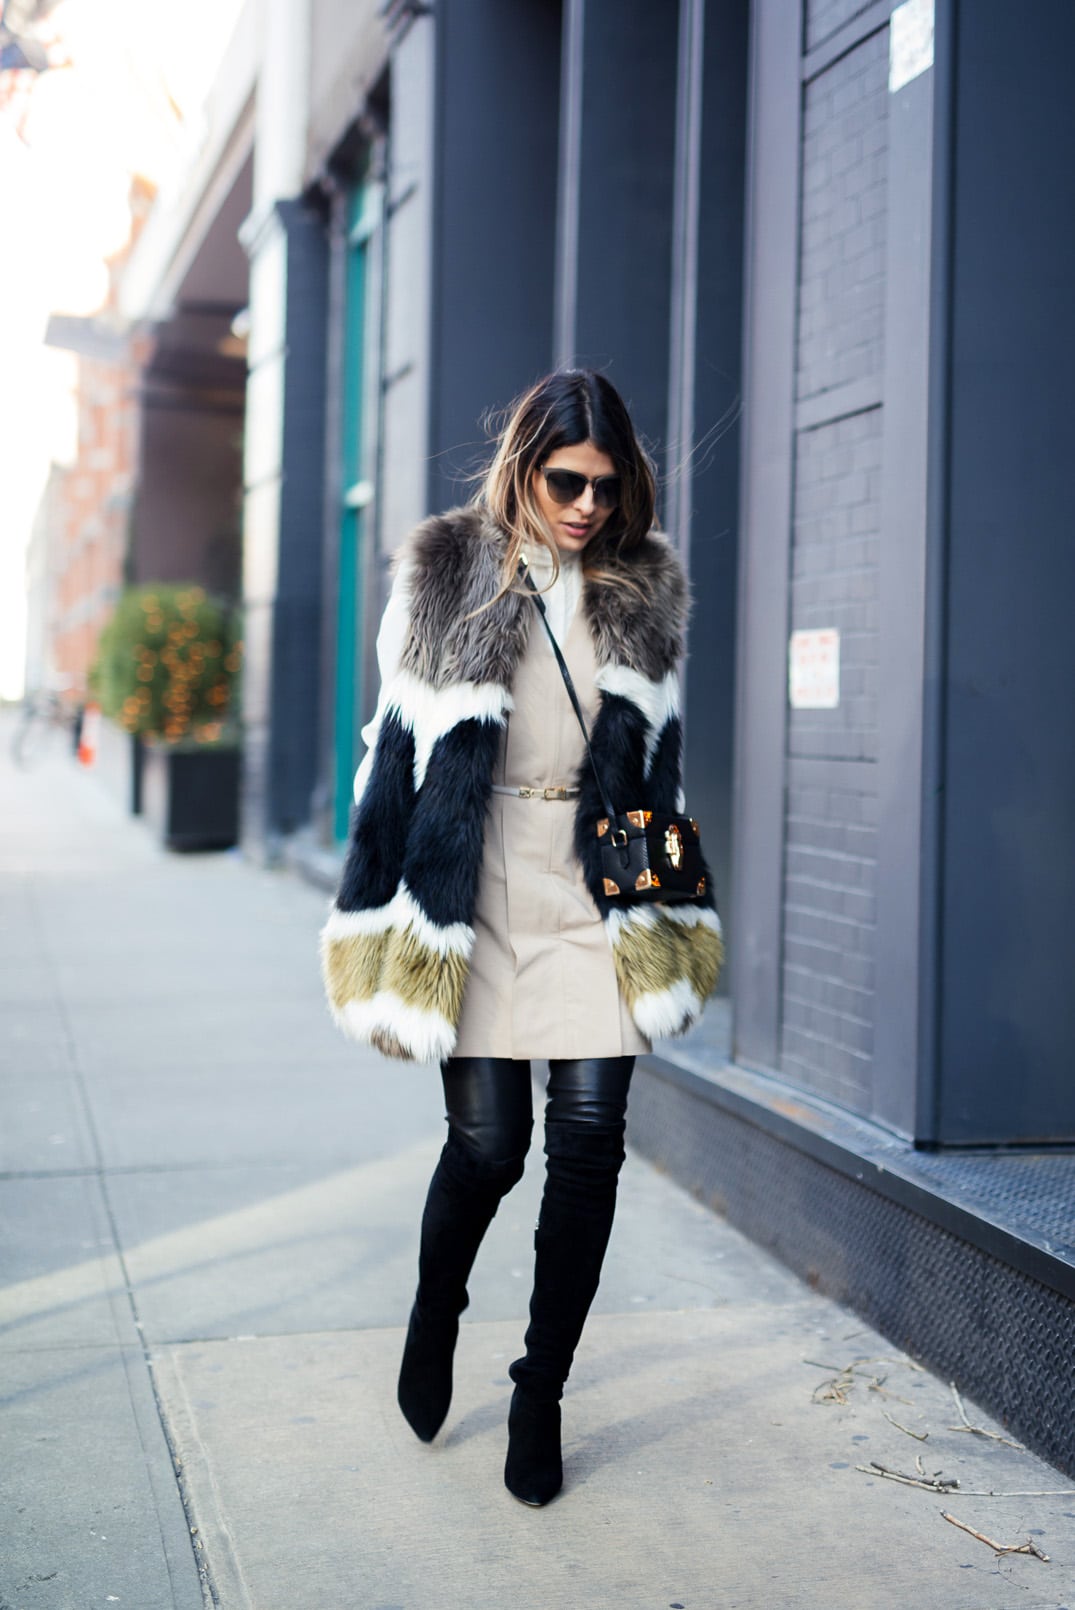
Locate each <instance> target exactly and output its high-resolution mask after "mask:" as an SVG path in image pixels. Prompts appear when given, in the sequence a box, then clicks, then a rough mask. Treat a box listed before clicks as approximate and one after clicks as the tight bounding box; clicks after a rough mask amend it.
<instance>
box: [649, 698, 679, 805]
mask: <svg viewBox="0 0 1075 1610" xmlns="http://www.w3.org/2000/svg"><path fill="white" fill-rule="evenodd" d="M682 751H683V726H682V723H681V722H680V719H679V717H678V716H673V717H672V718H671V720H670V721H666V722H665V724H664V728H663V730H662V732H661V735H660V737H659V738H658V739H657V747H656V749H655V750H654V751H653V759H652V760H651V761H650V766H649V771H648V773H647V775H646V809H647V810H650V811H661V812H662V813H663V814H665V815H668V816H674V815H675V813H676V811H677V810H678V808H679V807H678V805H677V803H676V801H677V796H678V794H679V785H680V778H681V775H682V772H681V765H680V762H681V756H682Z"/></svg>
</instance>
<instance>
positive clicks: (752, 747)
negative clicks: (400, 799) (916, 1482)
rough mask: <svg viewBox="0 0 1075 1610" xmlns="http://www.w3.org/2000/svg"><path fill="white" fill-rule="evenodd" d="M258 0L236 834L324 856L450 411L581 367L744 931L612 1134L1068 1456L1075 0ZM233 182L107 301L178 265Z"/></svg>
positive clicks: (140, 301) (1072, 1267)
mask: <svg viewBox="0 0 1075 1610" xmlns="http://www.w3.org/2000/svg"><path fill="white" fill-rule="evenodd" d="M264 15H265V18H266V26H265V27H264V29H263V30H261V32H260V33H257V32H255V31H253V30H252V29H251V30H249V31H248V32H247V33H246V34H244V33H243V32H242V29H240V31H239V34H238V35H237V41H236V44H235V49H236V51H237V52H238V55H236V56H235V57H234V59H233V60H232V63H231V66H230V67H229V69H228V71H229V73H230V74H231V81H233V83H234V84H235V85H236V86H247V90H248V94H247V98H246V99H244V98H243V96H242V95H241V94H239V93H238V89H236V91H235V93H233V94H232V97H231V102H230V103H229V104H231V105H232V106H233V108H234V117H233V120H232V123H231V124H230V125H228V127H227V128H224V127H223V126H221V128H220V130H219V131H218V139H217V144H216V146H215V148H214V149H215V150H216V151H217V152H218V153H221V154H222V155H220V156H219V161H221V162H223V161H224V158H225V157H227V158H228V160H229V161H230V163H231V166H230V167H228V168H227V173H228V174H230V175H232V177H233V178H234V176H235V175H238V174H240V173H242V172H245V171H246V170H245V169H244V166H243V165H244V164H245V163H246V162H248V161H249V162H251V163H252V181H251V188H250V191H249V198H250V200H249V213H248V215H247V217H246V221H245V222H244V224H243V227H242V239H243V242H244V245H245V247H246V250H247V252H248V253H249V257H250V282H249V283H250V346H249V359H250V378H249V383H248V386H247V393H246V424H247V438H246V455H245V467H244V487H245V492H244V496H245V515H244V537H243V541H244V592H245V599H246V609H247V620H248V632H247V644H248V654H247V670H246V676H245V691H244V697H245V699H246V701H247V707H246V719H247V733H248V747H247V755H246V795H245V829H244V836H245V841H246V844H247V847H248V849H249V850H250V852H251V853H254V854H258V855H266V854H268V855H280V854H284V855H286V856H288V857H290V858H291V859H292V860H293V861H294V862H296V863H299V864H302V865H304V866H305V867H306V868H307V869H308V870H312V871H316V870H317V869H318V868H321V869H322V871H323V874H324V876H325V877H326V878H327V879H329V880H331V878H332V876H333V872H334V868H335V866H336V865H337V864H338V857H339V848H340V842H341V839H342V836H343V834H344V833H345V831H346V826H347V801H348V797H349V794H350V786H351V777H352V774H353V770H354V766H355V764H356V761H357V759H358V756H359V744H358V740H357V732H358V728H359V726H360V725H361V723H362V720H363V718H364V717H365V716H366V715H367V714H368V712H369V710H370V708H371V705H372V703H373V700H374V698H375V696H376V691H377V690H376V677H375V671H374V667H373V661H372V656H373V640H374V635H375V629H376V622H377V619H378V616H379V613H380V607H381V604H382V601H383V598H384V594H385V589H386V585H387V570H388V564H389V560H390V557H391V554H392V552H393V550H394V549H395V547H396V546H397V545H398V543H399V541H400V540H401V538H402V536H403V535H404V533H405V531H406V529H407V528H408V526H409V525H410V524H411V523H413V521H414V520H416V519H417V518H419V517H420V516H421V515H423V514H424V513H426V512H427V511H428V510H430V509H432V508H436V507H443V506H445V505H446V504H448V503H450V502H453V501H457V500H458V499H460V498H461V497H463V496H466V495H467V490H468V482H467V479H466V476H467V472H468V471H470V470H472V469H473V467H474V465H475V462H476V461H477V460H479V459H480V457H481V454H482V451H483V448H484V435H483V429H482V425H481V418H482V415H483V413H484V411H485V410H486V409H487V408H488V407H490V406H491V405H497V404H503V403H505V402H507V401H508V400H509V399H510V398H511V397H512V396H513V395H515V394H516V393H517V392H518V391H519V390H520V389H521V388H522V387H523V386H524V385H525V384H527V383H528V382H529V381H530V380H531V379H533V378H534V377H535V376H536V375H538V374H540V373H541V372H543V371H545V370H546V369H547V368H549V367H550V366H551V365H552V364H553V363H557V362H560V363H570V362H576V363H586V364H591V365H594V366H599V367H602V368H605V369H606V370H607V372H608V373H609V375H610V376H611V378H612V379H613V380H614V381H615V382H616V383H617V384H618V385H619V386H620V388H621V389H622V391H623V392H624V394H625V395H626V397H627V398H628V400H629V402H630V404H631V406H632V410H633V412H634V415H635V417H636V419H637V420H638V422H639V424H640V426H641V428H642V430H643V431H644V433H645V435H646V437H647V439H648V440H649V442H650V443H651V445H652V447H653V450H654V452H655V455H656V457H657V459H658V464H659V468H660V471H661V475H662V504H663V511H662V512H663V517H664V523H665V526H666V529H667V530H668V532H669V534H670V536H671V538H672V540H673V541H674V542H675V543H676V544H677V546H678V547H679V549H680V552H681V553H682V555H683V558H684V560H685V562H686V564H687V566H688V568H689V571H690V574H691V579H692V583H693V589H694V594H695V599H696V612H695V622H694V630H693V635H692V643H691V656H690V661H689V664H688V667H687V671H686V710H687V756H686V759H687V793H688V798H689V799H690V801H691V808H692V811H693V812H694V813H695V814H696V815H697V816H698V817H699V818H700V819H701V821H702V825H703V837H704V839H705V841H706V843H707V848H708V850H709V853H710V855H711V859H712V862H713V865H714V871H715V874H716V879H717V885H718V889H719V891H720V897H721V906H722V910H723V913H724V916H725V920H726V928H727V935H728V946H729V956H730V965H729V969H728V973H727V976H726V978H725V980H724V982H723V985H722V991H723V993H722V994H721V996H720V997H719V998H718V1000H716V1001H715V1002H714V1003H712V1008H711V1010H710V1012H709V1014H708V1018H707V1022H706V1024H705V1025H703V1026H702V1028H701V1029H700V1030H699V1031H698V1032H697V1033H696V1034H695V1035H693V1036H692V1037H690V1038H689V1039H688V1040H687V1041H685V1042H680V1043H678V1044H676V1045H661V1046H657V1047H655V1049H654V1055H653V1056H652V1057H650V1058H647V1059H644V1060H643V1061H642V1062H641V1063H640V1065H639V1068H638V1071H637V1073H636V1077H635V1085H634V1089H633V1094H632V1111H631V1137H632V1139H633V1141H634V1143H635V1144H636V1145H637V1146H639V1147H641V1148H642V1149H643V1150H645V1151H647V1152H649V1153H650V1154H651V1155H652V1156H654V1157H656V1158H658V1159H660V1160H661V1161H662V1163H664V1165H665V1166H666V1167H667V1168H668V1169H669V1171H670V1172H672V1173H673V1174H674V1175H676V1177H678V1178H680V1179H681V1180H683V1181H684V1183H686V1184H688V1185H689V1186H691V1187H692V1188H694V1189H695V1190H697V1191H698V1192H699V1193H701V1194H702V1195H703V1196H705V1197H706V1198H707V1199H709V1200H711V1201H712V1202H714V1203H715V1204H719V1206H720V1207H721V1208H722V1210H723V1211H725V1212H726V1213H728V1214H729V1216H730V1217H732V1218H733V1219H734V1220H735V1221H736V1222H737V1223H739V1224H740V1225H742V1226H743V1227H744V1228H745V1229H746V1230H748V1231H749V1232H750V1233H751V1234H752V1235H754V1236H756V1237H757V1238H758V1239H759V1240H760V1241H762V1242H763V1243H764V1244H765V1245H767V1246H769V1247H771V1248H772V1249H774V1250H775V1251H777V1252H778V1253H779V1254H780V1255H781V1256H783V1257H784V1258H786V1259H787V1260H788V1261H789V1262H790V1263H791V1264H792V1265H793V1266H794V1267H795V1268H797V1269H799V1270H800V1272H801V1273H803V1274H804V1275H805V1276H807V1277H809V1278H810V1279H812V1280H815V1281H817V1282H819V1283H820V1284H821V1285H822V1286H824V1287H825V1288H826V1289H829V1290H832V1291H833V1292H834V1293H836V1294H837V1295H838V1296H839V1297H840V1298H841V1299H842V1300H844V1301H848V1302H850V1303H852V1304H854V1305H857V1306H858V1307H859V1309H860V1310H861V1311H862V1312H863V1313H864V1314H866V1315H867V1316H868V1317H869V1318H870V1319H871V1320H872V1321H873V1322H875V1323H877V1324H878V1325H879V1326H880V1327H881V1328H882V1329H883V1330H885V1331H886V1332H887V1333H888V1334H889V1335H891V1336H893V1338H894V1339H895V1340H896V1341H897V1343H899V1344H900V1345H908V1346H910V1347H912V1348H914V1349H916V1350H917V1351H918V1352H920V1353H921V1355H922V1356H924V1357H926V1358H927V1359H929V1360H930V1361H932V1362H933V1363H934V1364H935V1365H936V1366H937V1367H939V1368H941V1369H943V1370H945V1371H947V1372H949V1374H950V1375H951V1377H952V1378H955V1379H957V1380H959V1381H961V1382H962V1383H964V1384H965V1385H966V1386H967V1387H968V1389H970V1390H972V1391H973V1392H974V1393H975V1394H976V1395H977V1396H978V1398H979V1399H980V1400H982V1401H984V1402H985V1403H987V1404H989V1405H990V1406H991V1407H992V1408H993V1409H994V1410H995V1411H996V1412H997V1413H999V1414H1000V1415H1002V1416H1004V1417H1007V1418H1008V1419H1009V1420H1010V1421H1011V1423H1012V1424H1013V1425H1015V1426H1017V1427H1018V1428H1019V1430H1020V1432H1021V1433H1022V1434H1023V1435H1024V1436H1025V1437H1027V1438H1029V1439H1030V1440H1032V1441H1034V1442H1035V1444H1036V1445H1037V1446H1038V1447H1040V1448H1041V1449H1042V1450H1043V1451H1044V1452H1046V1453H1047V1454H1048V1455H1049V1457H1050V1458H1052V1459H1054V1460H1055V1461H1057V1462H1058V1463H1062V1464H1065V1465H1067V1466H1068V1467H1069V1468H1075V1442H1073V1440H1072V1426H1071V1421H1070V1414H1069V1412H1068V1410H1067V1407H1066V1402H1067V1393H1066V1387H1065V1381H1066V1372H1067V1370H1068V1369H1069V1361H1070V1354H1071V1346H1072V1342H1073V1340H1075V1237H1073V1234H1072V1229H1071V1226H1072V1223H1073V1222H1075V1158H1073V1157H1072V1154H1071V1147H1072V1144H1073V1142H1075V1094H1073V1092H1075V1085H1073V1084H1072V1081H1071V1079H1070V1068H1071V1062H1072V1051H1073V1047H1075V1022H1073V1018H1072V1011H1073V1008H1072V993H1071V990H1070V975H1071V969H1072V963H1073V961H1075V954H1073V939H1072V929H1071V923H1070V918H1069V913H1070V910H1071V909H1072V905H1073V904H1075V852H1073V850H1072V846H1071V835H1070V822H1071V819H1072V814H1073V811H1075V760H1073V758H1072V757H1073V756H1075V746H1072V745H1071V744H1070V742H1068V741H1066V738H1064V736H1063V731H1062V728H1063V720H1062V718H1058V716H1057V714H1056V691H1057V689H1061V688H1064V687H1066V686H1067V684H1068V682H1069V680H1070V678H1071V675H1072V673H1073V672H1075V664H1073V663H1072V662H1073V655H1075V647H1073V643H1075V639H1073V637H1072V634H1071V632H1070V630H1069V628H1068V627H1067V623H1066V619H1065V612H1066V608H1067V600H1068V599H1069V598H1070V597H1071V596H1072V592H1073V585H1072V584H1073V583H1075V575H1073V573H1072V564H1073V559H1072V554H1073V553H1075V550H1073V548H1072V546H1071V543H1070V541H1069V538H1068V526H1069V521H1068V519H1067V513H1066V509H1067V502H1068V494H1067V486H1066V462H1067V446H1066V444H1067V440H1068V438H1069V436H1070V431H1069V429H1068V426H1069V423H1070V415H1071V407H1072V405H1071V401H1070V395H1069V387H1068V379H1067V377H1068V375H1069V373H1070V364H1069V359H1070V353H1071V345H1072V341H1073V339H1075V315H1073V313H1072V309H1071V305H1070V298H1069V297H1068V294H1067V288H1066V281H1065V279H1064V276H1063V274H1059V273H1058V272H1057V267H1056V265H1057V263H1058V262H1062V261H1064V260H1065V259H1064V250H1065V248H1066V244H1067V234H1068V232H1069V230H1070V223H1069V220H1068V218H1067V212H1066V210H1065V208H1064V206H1063V198H1065V197H1066V193H1067V171H1066V163H1067V157H1066V153H1067V151H1068V150H1069V149H1070V139H1071V134H1072V132H1073V130H1072V118H1073V116H1075V114H1073V112H1072V107H1071V101H1070V95H1069V91H1068V86H1067V74H1066V63H1067V62H1068V61H1069V60H1070V57H1071V51H1072V46H1073V45H1075V11H1073V10H1072V8H1071V7H1070V6H1069V5H1068V4H1067V3H1066V0H1042V3H1041V4H1040V5H1038V6H1036V7H1034V8H1033V11H1032V13H1029V14H1028V13H1025V12H1019V13H1017V12H1016V11H1015V10H1014V9H1013V8H1011V7H1010V6H1008V5H1006V4H1004V3H1003V0H974V5H973V6H971V5H970V4H969V0H936V3H935V5H934V3H932V0H904V3H901V4H898V5H896V4H893V3H892V0H668V3H666V4H656V5H655V4H652V3H649V0H562V3H561V0H514V3H513V4H512V5H511V6H510V7H507V6H504V5H503V4H502V0H437V3H436V4H434V5H432V6H431V5H426V4H417V3H413V4H412V3H408V0H383V3H381V4H374V3H373V0H370V3H368V4H367V3H364V4H361V5H353V6H350V7H344V6H342V5H341V4H339V0H303V3H295V0H288V3H285V0H279V3H277V0H271V3H270V4H269V5H268V7H267V8H266V10H265V13H264ZM243 52H245V54H243ZM240 58H241V59H240ZM521 85H525V89H526V95H525V102H524V100H523V98H522V97H521V95H520V86H521ZM222 97H223V91H222ZM221 104H223V98H222V100H221ZM251 108H253V110H251ZM208 171H209V170H208V168H206V172H207V173H208ZM220 172H221V170H220V169H219V168H218V170H217V177H216V178H215V179H207V180H206V182H205V183H204V184H203V185H202V187H201V189H199V188H198V187H197V186H194V187H193V188H192V190H191V193H190V200H189V207H188V211H187V213H186V214H185V217H186V219H187V223H185V224H178V223H177V224H175V226H174V227H173V229H172V235H171V237H170V238H171V239H173V240H174V241H177V242H182V243H185V244H184V245H183V247H182V250H180V249H179V247H178V246H177V247H175V248H174V249H173V248H167V249H166V248H165V246H164V245H162V242H163V241H164V240H165V233H166V232H165V231H164V230H163V228H162V229H158V230H157V231H156V232H155V234H154V235H153V237H152V238H151V237H150V235H149V233H148V231H147V236H146V241H145V243H144V247H143V248H141V249H140V251H139V253H138V254H137V257H136V261H135V262H134V263H133V264H132V272H131V273H130V274H129V275H128V283H129V286H130V288H131V289H130V295H129V297H128V302H129V310H130V311H131V312H132V313H142V314H144V313H145V312H146V310H148V309H150V308H152V309H154V310H155V314H154V316H155V317H157V318H158V319H165V318H167V319H170V320H171V321H172V322H173V323H176V321H181V319H182V317H183V314H184V297H185V296H189V297H190V298H191V299H192V298H193V292H190V291H185V290H184V287H190V286H192V285H193V284H194V283H195V282H196V281H197V277H198V275H199V273H201V274H202V281H201V283H203V284H204V283H206V280H205V274H206V273H207V272H208V268H209V265H210V263H211V261H212V260H213V254H214V252H215V253H217V254H219V252H220V250H221V240H222V239H223V236H224V234H226V229H225V227H224V222H223V220H224V219H225V217H226V215H227V216H230V214H228V213H227V209H228V208H229V207H232V206H233V205H234V198H235V196H236V195H238V194H239V193H240V192H239V191H238V190H237V189H235V188H234V186H233V188H232V189H231V190H229V189H228V187H227V185H226V184H225V182H224V180H223V179H222V178H221V177H220ZM221 198H225V199H224V200H222V199H221ZM227 198H230V199H227ZM214 209H215V211H214ZM195 225H197V230H199V231H200V232H201V233H200V235H198V237H197V238H198V239H200V240H201V241H202V242H203V243H204V244H203V246H202V247H201V248H199V247H198V246H197V244H196V242H195ZM188 226H189V227H188ZM184 231H185V233H184ZM214 231H216V234H215V236H214ZM151 247H153V251H155V252H156V256H155V257H154V255H153V251H151V250H150V248H151ZM199 265H201V267H199ZM136 290H137V294H135V291H136ZM816 634H820V636H819V635H816ZM822 641H823V642H824V643H825V645H826V652H827V654H828V658H827V660H826V661H825V664H826V665H827V668H828V681H827V683H826V684H825V685H824V686H821V685H820V684H815V685H812V688H811V689H809V690H807V691H803V690H804V689H806V688H807V682H808V679H804V678H800V677H799V675H798V673H799V672H800V671H802V669H803V667H804V665H805V664H806V659H805V656H806V655H807V654H808V653H809V652H811V651H812V652H814V653H815V654H816V653H817V651H818V647H819V644H820V643H821V642H822ZM815 664H816V662H815ZM1014 1148H1020V1149H1019V1150H1018V1151H1015V1150H1014ZM938 1291H943V1292H944V1294H945V1301H944V1303H943V1304H940V1303H938V1302H937V1300H936V1294H937V1292H938Z"/></svg>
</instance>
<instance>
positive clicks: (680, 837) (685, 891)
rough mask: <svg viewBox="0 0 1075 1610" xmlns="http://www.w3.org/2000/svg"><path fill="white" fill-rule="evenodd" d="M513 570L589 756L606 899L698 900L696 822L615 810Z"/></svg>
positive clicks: (538, 600)
mask: <svg viewBox="0 0 1075 1610" xmlns="http://www.w3.org/2000/svg"><path fill="white" fill-rule="evenodd" d="M519 573H520V575H521V576H522V578H523V580H524V582H525V583H526V585H527V587H528V588H529V589H530V596H531V597H532V598H533V600H534V603H535V605H536V606H537V609H538V612H539V613H540V615H541V619H542V623H543V625H544V627H545V630H546V632H547V633H548V636H549V642H550V643H551V644H552V651H553V653H554V654H555V655H556V663H557V665H559V667H560V674H561V676H562V677H563V679H564V686H565V687H566V689H567V692H568V696H569V698H570V699H571V704H572V707H573V709H574V711H575V716H576V718H577V720H578V724H579V726H580V727H581V728H582V736H583V738H584V739H585V740H586V753H587V754H588V755H589V757H590V765H591V767H592V768H593V774H594V779H595V781H596V783H597V790H598V793H599V794H600V796H601V803H602V805H603V806H604V808H605V811H606V813H607V814H606V815H604V816H602V817H601V818H600V820H599V821H598V822H597V824H596V834H597V841H598V853H599V855H600V857H601V881H602V885H603V887H604V891H605V896H606V898H607V899H609V900H614V899H616V898H618V897H631V898H633V899H635V900H662V901H676V900H701V899H702V897H703V895H704V894H705V890H706V881H705V862H704V861H703V859H702V844H701V838H700V835H699V832H698V823H697V822H696V821H695V820H694V817H693V816H662V815H660V814H658V813H657V812H656V811H643V810H634V811H617V810H616V809H615V807H614V806H613V805H612V802H611V800H610V798H609V796H608V794H607V792H606V790H605V785H604V783H603V782H602V780H601V774H600V772H599V771H598V769H597V762H596V761H595V760H594V757H593V750H592V749H591V747H590V735H589V733H588V732H587V731H586V723H585V721H584V720H583V718H582V710H581V708H580V706H579V700H578V694H577V693H576V692H575V685H574V683H573V682H572V680H571V673H570V671H569V670H568V668H567V665H566V663H565V661H564V657H563V655H562V654H561V652H560V645H559V643H558V642H557V641H556V638H555V636H554V635H553V630H552V627H551V626H550V625H549V618H548V615H547V614H546V612H545V604H544V601H543V600H542V597H541V594H540V593H539V592H538V590H537V588H536V587H535V585H534V583H533V581H532V579H531V577H530V575H529V572H528V571H527V568H526V563H525V561H524V560H520V562H519Z"/></svg>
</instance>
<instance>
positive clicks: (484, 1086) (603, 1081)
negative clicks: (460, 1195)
mask: <svg viewBox="0 0 1075 1610" xmlns="http://www.w3.org/2000/svg"><path fill="white" fill-rule="evenodd" d="M634 1060H635V1059H634V1057H583V1058H580V1059H578V1060H576V1061H570V1062H568V1061H553V1062H550V1063H549V1083H548V1089H547V1098H548V1099H547V1101H546V1104H545V1125H546V1151H548V1126H549V1125H550V1124H552V1125H553V1126H554V1134H553V1140H554V1142H555V1139H556V1134H555V1126H556V1125H559V1124H574V1125H584V1126H586V1127H587V1128H592V1129H593V1130H595V1131H603V1132H605V1133H607V1131H608V1130H609V1129H610V1128H612V1129H616V1128H618V1129H619V1130H620V1133H621V1134H622V1132H623V1123H624V1117H625V1114H626V1111H627V1091H628V1088H629V1086H630V1083H631V1073H632V1071H633V1069H634ZM441 1076H442V1078H443V1080H444V1102H445V1107H446V1108H447V1113H448V1125H449V1128H450V1130H451V1132H452V1134H453V1135H454V1136H455V1138H456V1140H457V1141H459V1142H461V1143H462V1144H463V1145H464V1146H465V1147H466V1149H467V1150H468V1151H469V1152H470V1153H471V1155H472V1156H473V1157H474V1158H475V1160H478V1159H480V1160H481V1161H482V1162H484V1163H485V1164H487V1165H488V1166H490V1167H492V1168H493V1169H498V1170H499V1169H503V1168H504V1167H505V1165H510V1164H512V1163H518V1164H521V1163H522V1161H523V1159H524V1158H525V1156H526V1154H527V1151H528V1150H529V1147H530V1134H531V1130H532V1128H533V1123H534V1108H533V1096H532V1086H531V1081H530V1064H529V1062H515V1061H512V1060H510V1059H509V1058H507V1057H453V1058H452V1060H451V1061H450V1062H445V1063H443V1064H442V1065H441ZM521 1172H522V1170H521V1168H520V1174H521Z"/></svg>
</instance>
